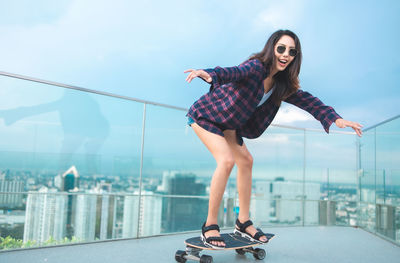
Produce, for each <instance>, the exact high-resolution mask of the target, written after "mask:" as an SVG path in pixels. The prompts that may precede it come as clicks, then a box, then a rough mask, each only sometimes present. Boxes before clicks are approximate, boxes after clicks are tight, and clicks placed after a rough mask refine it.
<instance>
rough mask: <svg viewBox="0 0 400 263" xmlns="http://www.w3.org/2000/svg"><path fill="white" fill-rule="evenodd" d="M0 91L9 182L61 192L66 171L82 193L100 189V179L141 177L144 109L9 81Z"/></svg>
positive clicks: (1, 159) (2, 154) (2, 162)
mask: <svg viewBox="0 0 400 263" xmlns="http://www.w3.org/2000/svg"><path fill="white" fill-rule="evenodd" d="M0 85H1V86H2V92H3V93H4V94H3V96H1V98H0V105H1V106H0V107H1V110H0V118H1V119H2V121H0V136H1V137H2V138H3V140H2V141H1V144H0V170H1V171H6V174H7V175H6V178H20V180H22V181H25V182H27V183H26V184H24V189H25V190H27V191H28V190H37V189H39V188H40V187H41V186H47V187H56V188H60V187H61V186H60V185H59V184H60V181H62V180H61V179H60V178H58V179H56V177H57V175H59V176H60V177H61V176H62V175H63V174H64V173H65V172H67V171H68V173H67V174H69V173H73V174H75V175H76V174H79V176H80V179H81V183H82V184H81V185H80V186H78V187H80V188H83V189H92V188H94V187H96V179H95V178H97V181H98V182H99V181H101V179H104V181H106V183H107V180H108V179H106V178H109V179H111V181H114V180H113V179H115V178H117V177H118V178H121V177H122V178H127V177H132V176H133V177H136V178H137V177H138V174H139V160H140V143H141V132H142V129H141V128H142V113H143V105H142V104H140V103H135V102H132V101H124V100H121V99H116V98H113V97H107V96H101V95H97V94H90V93H87V92H82V91H77V90H71V89H64V88H59V87H54V86H49V85H45V84H41V83H34V82H29V81H24V80H19V79H11V78H5V77H0ZM127 113H128V114H127ZM110 176H112V177H110ZM123 180H124V179H123ZM108 183H111V182H109V181H108ZM116 187H117V186H116Z"/></svg>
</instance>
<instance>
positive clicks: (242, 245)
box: [175, 233, 275, 263]
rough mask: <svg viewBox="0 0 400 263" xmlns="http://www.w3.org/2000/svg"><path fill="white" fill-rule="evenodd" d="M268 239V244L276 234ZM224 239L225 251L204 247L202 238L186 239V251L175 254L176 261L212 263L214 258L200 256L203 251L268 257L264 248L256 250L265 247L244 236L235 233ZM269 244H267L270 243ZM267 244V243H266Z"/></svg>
mask: <svg viewBox="0 0 400 263" xmlns="http://www.w3.org/2000/svg"><path fill="white" fill-rule="evenodd" d="M265 235H266V237H267V238H268V242H269V241H270V240H271V239H272V238H274V237H275V235H274V234H265ZM221 236H222V237H223V238H224V240H225V241H224V242H225V248H224V249H213V248H210V247H207V246H206V245H204V243H203V242H202V241H201V239H200V237H192V238H189V239H186V241H185V245H186V251H183V250H178V251H176V253H175V260H176V261H177V262H181V263H184V262H186V260H194V261H199V262H200V263H212V262H213V258H212V256H208V255H202V256H200V252H201V251H202V250H233V249H234V250H236V253H238V254H239V255H244V254H246V252H247V253H251V254H253V256H254V258H256V259H260V260H262V259H264V258H265V256H266V252H265V250H264V249H262V248H254V247H255V246H259V245H263V244H260V243H258V242H253V241H250V240H248V239H246V238H244V237H242V236H239V235H237V234H234V233H229V234H221ZM268 242H267V243H268ZM264 244H266V243H264Z"/></svg>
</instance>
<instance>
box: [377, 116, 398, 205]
mask: <svg viewBox="0 0 400 263" xmlns="http://www.w3.org/2000/svg"><path fill="white" fill-rule="evenodd" d="M375 129H376V169H377V202H378V203H385V204H392V205H399V204H400V176H399V175H400V118H397V119H394V120H392V121H390V122H387V123H384V124H382V125H379V126H377V127H376V128H375Z"/></svg>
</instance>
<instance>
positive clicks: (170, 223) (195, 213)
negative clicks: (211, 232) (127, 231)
mask: <svg viewBox="0 0 400 263" xmlns="http://www.w3.org/2000/svg"><path fill="white" fill-rule="evenodd" d="M207 209H208V197H206V196H205V197H199V196H193V197H190V196H181V197H180V196H163V195H158V194H154V193H150V192H147V193H144V194H143V195H142V196H141V212H142V213H141V220H140V221H139V222H140V223H139V224H140V225H139V237H144V236H153V235H160V234H168V233H176V232H184V231H200V230H201V226H202V225H203V223H204V222H205V219H206V218H207ZM222 214H223V212H222V213H221V215H222ZM221 227H222V226H221Z"/></svg>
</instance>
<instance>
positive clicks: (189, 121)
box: [187, 117, 195, 126]
mask: <svg viewBox="0 0 400 263" xmlns="http://www.w3.org/2000/svg"><path fill="white" fill-rule="evenodd" d="M193 123H195V121H194V120H193V119H192V118H190V117H188V122H187V124H188V125H189V126H192V124H193Z"/></svg>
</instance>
